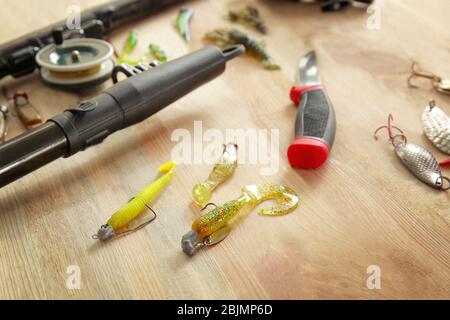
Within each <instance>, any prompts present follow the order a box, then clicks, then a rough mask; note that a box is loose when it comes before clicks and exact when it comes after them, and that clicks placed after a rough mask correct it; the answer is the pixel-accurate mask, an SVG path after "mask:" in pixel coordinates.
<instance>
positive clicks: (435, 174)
mask: <svg viewBox="0 0 450 320" xmlns="http://www.w3.org/2000/svg"><path fill="white" fill-rule="evenodd" d="M392 121H393V117H392V115H389V118H388V124H387V125H385V126H381V127H380V128H378V129H377V130H376V131H375V133H374V138H375V140H377V139H378V136H377V134H378V132H379V131H380V130H382V129H387V131H388V135H389V141H390V142H391V144H392V145H393V146H394V148H395V153H396V154H397V156H398V157H399V158H400V160H401V161H402V163H403V164H404V165H405V167H407V168H408V169H409V171H411V173H412V174H414V175H415V176H416V177H417V178H418V179H419V180H421V181H422V182H424V183H426V184H427V185H429V186H431V187H433V188H436V189H440V190H448V189H450V180H449V178H447V177H444V176H442V174H441V168H440V166H439V163H438V162H437V160H436V158H435V157H434V156H433V155H432V154H431V152H429V151H428V150H426V149H425V148H423V147H421V146H418V145H416V144H412V143H408V142H407V139H406V136H405V135H404V134H403V131H402V130H401V129H399V128H398V127H396V126H394V125H392ZM394 130H395V131H397V132H398V133H397V134H394ZM446 184H447V185H446Z"/></svg>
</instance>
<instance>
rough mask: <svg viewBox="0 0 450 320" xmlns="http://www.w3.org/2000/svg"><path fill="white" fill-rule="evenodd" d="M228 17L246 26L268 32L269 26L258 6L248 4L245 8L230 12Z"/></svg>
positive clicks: (264, 32)
mask: <svg viewBox="0 0 450 320" xmlns="http://www.w3.org/2000/svg"><path fill="white" fill-rule="evenodd" d="M228 18H229V19H230V21H231V22H236V23H240V24H242V25H244V26H246V27H252V28H255V29H256V30H258V31H259V32H261V33H262V34H266V33H267V26H266V24H265V23H264V21H263V20H262V18H261V16H260V15H259V11H258V9H257V8H256V7H254V6H251V5H247V6H246V7H245V8H243V9H240V10H237V11H233V10H230V11H229V12H228Z"/></svg>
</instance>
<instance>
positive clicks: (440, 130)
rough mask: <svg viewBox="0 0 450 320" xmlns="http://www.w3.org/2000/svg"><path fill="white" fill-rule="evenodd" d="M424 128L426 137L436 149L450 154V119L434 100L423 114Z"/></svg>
mask: <svg viewBox="0 0 450 320" xmlns="http://www.w3.org/2000/svg"><path fill="white" fill-rule="evenodd" d="M422 126H423V131H424V133H425V135H426V136H427V138H428V139H429V140H430V141H431V142H432V143H433V144H434V145H435V146H436V148H438V149H439V150H441V151H442V152H444V153H447V154H450V119H449V117H448V116H447V115H446V114H445V112H444V111H442V109H440V108H439V107H437V106H436V102H435V101H434V100H433V99H432V100H430V102H429V104H428V106H427V107H426V108H425V110H424V111H423V113H422Z"/></svg>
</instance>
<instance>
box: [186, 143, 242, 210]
mask: <svg viewBox="0 0 450 320" xmlns="http://www.w3.org/2000/svg"><path fill="white" fill-rule="evenodd" d="M237 150H238V146H237V145H236V144H234V143H228V144H227V145H226V146H224V150H223V154H222V157H221V158H220V159H219V161H218V162H217V163H216V165H215V166H214V168H213V170H212V172H211V173H210V174H209V176H208V179H207V180H206V181H205V182H201V183H197V184H196V185H195V186H194V188H193V189H192V197H193V198H194V202H195V203H196V204H197V205H199V206H200V207H202V208H203V207H204V206H205V205H206V204H207V203H208V202H209V201H210V200H211V193H212V191H213V190H214V189H215V188H216V187H217V186H218V185H219V184H221V183H222V182H224V181H225V180H226V179H228V177H230V176H231V175H232V174H233V172H234V170H236V167H237Z"/></svg>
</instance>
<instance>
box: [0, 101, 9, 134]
mask: <svg viewBox="0 0 450 320" xmlns="http://www.w3.org/2000/svg"><path fill="white" fill-rule="evenodd" d="M7 117H8V107H6V106H4V105H0V142H4V141H5V139H6V133H7V129H8V126H7Z"/></svg>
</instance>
